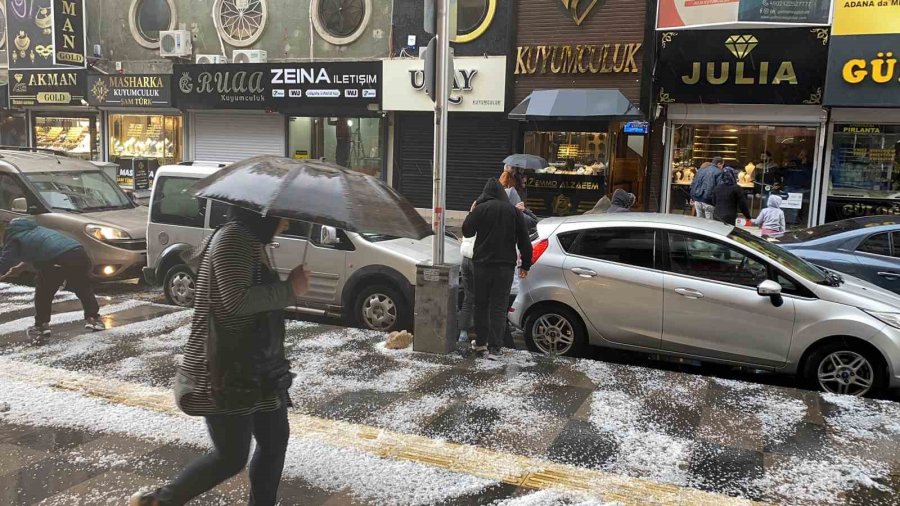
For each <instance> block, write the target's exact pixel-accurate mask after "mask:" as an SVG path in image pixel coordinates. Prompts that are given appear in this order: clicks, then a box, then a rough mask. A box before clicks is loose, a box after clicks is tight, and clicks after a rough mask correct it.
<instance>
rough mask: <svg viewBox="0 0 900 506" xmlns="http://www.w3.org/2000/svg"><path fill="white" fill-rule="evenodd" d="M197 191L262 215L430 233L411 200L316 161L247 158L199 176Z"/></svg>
mask: <svg viewBox="0 0 900 506" xmlns="http://www.w3.org/2000/svg"><path fill="white" fill-rule="evenodd" d="M193 191H194V192H195V193H196V195H197V196H198V197H200V198H207V199H212V200H218V201H221V202H225V203H227V204H231V205H234V206H238V207H242V208H244V209H249V210H251V211H255V212H258V213H260V214H262V215H263V216H275V217H278V218H287V219H291V220H300V221H306V222H309V223H315V224H318V225H325V226H330V227H335V228H340V229H342V230H346V231H350V232H357V233H370V234H380V235H389V236H395V237H409V238H412V239H422V238H424V237H427V236H429V235H432V231H431V227H430V226H429V225H428V223H427V222H426V221H425V220H424V219H423V218H422V216H421V215H420V214H419V213H418V211H416V209H415V208H414V207H413V206H412V204H410V203H409V201H407V200H406V199H405V198H403V197H402V196H401V195H400V194H398V193H397V192H396V191H394V189H393V188H391V187H389V186H387V185H386V184H384V183H383V182H382V181H381V180H379V179H376V178H374V177H372V176H367V175H365V174H362V173H359V172H355V171H352V170H350V169H345V168H343V167H339V166H337V165H333V164H330V163H326V162H320V161H316V160H293V159H290V158H284V157H278V156H255V157H252V158H247V159H246V160H242V161H239V162H235V163H233V164H231V165H229V166H228V167H225V168H224V169H222V170H220V171H218V172H216V173H215V174H212V175H210V176H208V177H206V178H204V179H202V180H200V181H199V182H198V183H197V184H195V185H194V187H193ZM311 231H312V227H310V233H312V232H311ZM306 251H309V248H305V250H304V254H303V256H304V258H303V263H305V262H306Z"/></svg>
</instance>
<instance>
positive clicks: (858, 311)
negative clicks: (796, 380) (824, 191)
mask: <svg viewBox="0 0 900 506" xmlns="http://www.w3.org/2000/svg"><path fill="white" fill-rule="evenodd" d="M538 234H539V239H538V241H537V242H536V243H535V245H534V258H533V260H534V265H533V266H532V268H531V272H530V273H529V275H528V278H527V279H525V280H523V281H522V285H521V288H520V292H519V295H518V297H517V298H516V300H515V302H514V304H513V308H512V310H511V311H512V312H511V313H510V320H511V321H512V323H513V324H514V325H516V326H517V327H520V328H523V329H524V332H525V340H526V343H527V345H528V347H529V348H531V349H532V350H537V351H542V352H544V353H557V354H572V353H575V352H577V351H579V349H580V348H582V347H584V346H585V345H588V344H593V345H600V346H607V347H612V348H622V349H630V350H636V351H643V352H649V353H651V354H661V355H670V356H675V357H685V358H690V359H695V360H700V361H710V362H719V363H725V364H733V365H741V366H749V367H752V368H754V369H766V370H771V371H778V372H783V373H790V374H793V373H796V374H798V375H799V376H800V377H801V378H802V379H803V381H804V382H805V383H806V384H808V385H809V386H811V387H815V388H820V389H822V390H826V391H829V392H837V393H842V394H853V395H868V394H871V393H874V392H877V391H879V390H881V389H883V388H886V387H888V386H891V387H898V386H900V296H897V295H895V294H893V293H891V292H888V291H885V290H883V289H881V288H879V287H877V286H875V285H872V284H870V283H868V282H865V281H863V280H860V279H858V278H855V277H851V276H843V277H842V276H840V275H838V274H837V273H835V272H833V271H830V270H826V269H822V268H819V267H816V266H813V265H812V264H810V263H808V262H806V261H805V260H802V259H800V258H798V257H796V256H795V255H793V254H792V253H790V252H788V251H786V250H784V249H782V248H780V247H778V246H776V245H774V244H772V243H770V242H767V241H765V240H763V239H760V238H759V237H756V236H754V235H752V234H750V233H748V232H746V231H743V230H741V229H739V228H736V227H733V226H730V225H725V224H722V223H718V222H714V221H709V220H702V219H698V218H693V217H688V216H676V215H666V214H645V213H629V214H617V215H585V216H572V217H567V218H550V219H546V220H543V221H541V222H540V223H539V224H538Z"/></svg>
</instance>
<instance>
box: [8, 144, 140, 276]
mask: <svg viewBox="0 0 900 506" xmlns="http://www.w3.org/2000/svg"><path fill="white" fill-rule="evenodd" d="M147 213H148V208H147V207H144V206H138V205H137V204H135V203H134V202H133V201H132V200H131V199H130V198H129V197H128V196H127V195H126V194H125V193H124V192H123V191H122V190H121V189H120V188H119V187H118V186H116V184H115V181H113V180H112V179H110V177H109V176H107V175H106V174H105V173H104V172H103V171H102V170H101V169H100V168H98V167H97V166H96V165H94V164H92V163H91V162H87V161H84V160H81V159H77V158H69V157H67V156H65V155H63V154H57V153H52V152H44V151H35V150H28V149H0V241H2V240H3V232H4V230H5V228H6V225H7V224H8V223H9V222H10V220H13V219H15V218H20V217H23V216H34V218H35V220H36V221H37V223H38V224H39V225H41V226H44V227H47V228H51V229H54V230H58V231H60V232H63V233H65V234H67V235H69V236H71V237H72V238H73V239H75V240H77V241H78V242H80V243H81V244H82V245H83V246H84V249H85V250H86V251H87V253H88V255H89V256H90V257H91V260H92V261H93V263H94V271H93V273H92V275H93V277H94V278H96V279H98V280H118V279H129V278H137V277H139V276H140V274H141V268H142V267H143V266H144V265H146V263H147V241H146V235H145V234H146V226H147Z"/></svg>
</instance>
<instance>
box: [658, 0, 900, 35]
mask: <svg viewBox="0 0 900 506" xmlns="http://www.w3.org/2000/svg"><path fill="white" fill-rule="evenodd" d="M838 1H839V2H840V1H843V0H838ZM875 1H878V0H875ZM881 1H884V0H881ZM888 1H892V0H888ZM831 3H832V0H659V9H658V15H657V18H656V29H657V30H678V29H681V28H697V27H704V26H716V25H730V24H735V23H767V24H788V25H798V24H799V25H827V24H829V21H830V20H831Z"/></svg>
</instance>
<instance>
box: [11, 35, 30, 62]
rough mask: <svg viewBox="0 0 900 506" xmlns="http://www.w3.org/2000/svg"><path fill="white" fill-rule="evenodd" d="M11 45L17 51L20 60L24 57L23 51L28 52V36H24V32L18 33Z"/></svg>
mask: <svg viewBox="0 0 900 506" xmlns="http://www.w3.org/2000/svg"><path fill="white" fill-rule="evenodd" d="M13 44H15V45H16V49H18V50H19V56H21V57H22V58H24V57H25V51H27V50H28V46H30V45H31V39H30V38H29V37H28V35H26V34H25V30H21V31H19V35H16V38H15V39H13ZM13 54H15V53H13Z"/></svg>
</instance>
